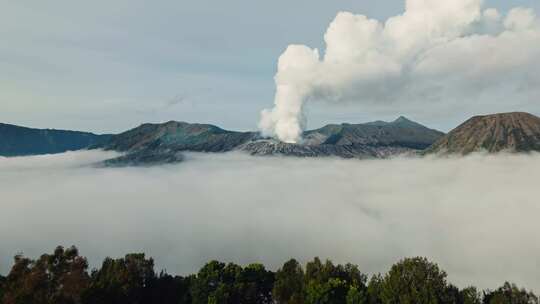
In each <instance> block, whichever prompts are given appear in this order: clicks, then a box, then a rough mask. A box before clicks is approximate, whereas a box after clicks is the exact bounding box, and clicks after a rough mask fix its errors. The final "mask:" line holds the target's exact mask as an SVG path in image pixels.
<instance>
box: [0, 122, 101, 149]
mask: <svg viewBox="0 0 540 304" xmlns="http://www.w3.org/2000/svg"><path fill="white" fill-rule="evenodd" d="M110 137H111V136H110V135H96V134H93V133H88V132H77V131H64V130H52V129H32V128H26V127H20V126H15V125H9V124H0V156H24V155H37V154H51V153H62V152H66V151H71V150H80V149H84V148H87V147H89V146H92V145H96V144H101V143H103V142H106V141H108V140H109V139H110Z"/></svg>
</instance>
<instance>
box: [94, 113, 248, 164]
mask: <svg viewBox="0 0 540 304" xmlns="http://www.w3.org/2000/svg"><path fill="white" fill-rule="evenodd" d="M257 136H258V135H257V133H255V132H234V131H227V130H223V129H221V128H219V127H216V126H213V125H208V124H190V123H186V122H177V121H169V122H166V123H163V124H143V125H141V126H139V127H137V128H134V129H131V130H129V131H126V132H124V133H121V134H118V135H115V136H113V137H112V138H111V139H110V140H109V141H107V142H106V143H103V144H100V145H96V146H94V147H93V148H102V149H105V150H114V151H119V152H125V153H126V154H125V155H123V156H121V157H119V158H116V159H111V160H108V161H106V162H105V164H106V165H108V166H126V165H152V164H162V163H174V162H178V161H181V160H182V159H183V157H182V154H181V153H180V152H182V151H193V152H227V151H231V150H233V149H236V148H237V147H238V146H240V145H242V144H244V143H246V142H248V141H250V140H253V139H254V138H256V137H257Z"/></svg>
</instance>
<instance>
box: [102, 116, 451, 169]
mask: <svg viewBox="0 0 540 304" xmlns="http://www.w3.org/2000/svg"><path fill="white" fill-rule="evenodd" d="M443 135H444V133H442V132H440V131H437V130H433V129H429V128H427V127H425V126H423V125H421V124H418V123H415V122H413V121H410V120H408V119H406V118H404V117H400V118H398V119H396V120H395V121H392V122H378V123H376V124H372V123H363V124H346V123H344V124H339V125H338V124H334V125H326V126H324V127H322V128H319V129H315V130H309V131H306V132H304V136H303V140H302V142H301V143H299V144H289V143H282V142H279V141H276V140H275V139H270V138H264V137H262V136H261V135H260V134H259V133H258V132H237V131H229V130H225V129H222V128H220V127H217V126H214V125H210V124H198V123H195V124H191V123H187V122H177V121H169V122H166V123H162V124H142V125H140V126H139V127H136V128H134V129H131V130H128V131H126V132H123V133H120V134H118V135H115V136H113V137H112V138H111V139H110V140H109V141H108V142H107V143H104V144H102V145H98V146H96V148H103V149H105V150H115V151H119V152H125V153H127V154H126V155H124V156H122V157H120V158H118V159H115V160H111V161H110V162H109V164H111V165H122V163H126V164H128V165H132V164H137V163H138V162H141V161H142V162H143V163H144V164H148V163H157V164H159V163H170V162H176V161H181V159H182V158H181V154H179V152H184V151H192V152H229V151H233V150H237V151H243V152H247V153H249V154H251V155H288V156H302V157H323V156H337V157H344V158H385V157H389V156H392V155H397V154H404V153H412V152H415V151H418V150H421V149H425V148H427V147H428V146H430V145H431V144H432V143H433V142H435V141H436V140H437V139H438V138H440V137H442V136H443ZM143 160H144V161H143Z"/></svg>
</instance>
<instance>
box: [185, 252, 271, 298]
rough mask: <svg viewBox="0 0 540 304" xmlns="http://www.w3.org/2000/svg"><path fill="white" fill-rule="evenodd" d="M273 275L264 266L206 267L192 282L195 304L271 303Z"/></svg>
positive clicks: (214, 263)
mask: <svg viewBox="0 0 540 304" xmlns="http://www.w3.org/2000/svg"><path fill="white" fill-rule="evenodd" d="M273 285H274V274H273V273H272V272H271V271H267V270H266V269H265V268H264V266H263V265H261V264H251V265H248V266H247V267H245V268H242V267H241V266H238V265H235V264H232V263H230V264H228V265H225V264H224V263H220V262H218V261H212V262H210V263H208V264H206V265H205V266H204V267H203V268H202V269H201V270H200V271H199V273H198V274H197V276H196V277H195V278H194V279H193V281H192V284H191V296H192V301H193V303H201V304H202V303H216V304H226V303H231V304H232V303H246V304H251V303H253V304H256V303H262V304H264V303H272V294H271V291H272V287H273Z"/></svg>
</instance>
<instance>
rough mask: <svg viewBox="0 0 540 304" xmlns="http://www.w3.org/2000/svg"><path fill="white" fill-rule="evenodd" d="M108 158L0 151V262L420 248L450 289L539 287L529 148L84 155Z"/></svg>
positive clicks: (273, 256)
mask: <svg viewBox="0 0 540 304" xmlns="http://www.w3.org/2000/svg"><path fill="white" fill-rule="evenodd" d="M115 155H116V154H115V153H109V152H101V151H84V152H70V153H65V154H59V155H48V156H35V157H20V158H0V194H1V200H0V201H1V205H2V206H1V207H2V209H1V210H2V212H0V240H1V244H2V245H1V246H0V273H2V274H4V275H5V274H7V272H8V271H9V268H10V266H11V264H12V257H13V255H15V254H17V253H20V252H23V253H24V254H25V255H27V256H30V257H34V258H35V257H37V256H38V255H39V254H41V253H44V252H51V251H52V249H53V248H54V247H55V246H56V245H65V246H69V245H76V246H78V247H79V249H80V251H81V253H82V255H85V256H87V257H88V258H89V261H90V264H91V266H92V267H98V266H99V262H100V261H101V260H102V259H103V258H104V257H106V256H113V257H118V256H122V255H124V254H125V253H129V252H145V253H146V254H147V255H149V256H152V257H154V258H155V260H156V263H157V269H166V270H167V271H169V272H171V273H176V274H188V273H192V272H195V271H197V269H198V268H200V267H201V266H202V265H203V264H204V263H205V262H207V261H209V260H211V259H219V260H221V261H230V262H235V263H240V264H246V263H251V262H263V263H265V264H266V265H268V266H269V267H270V268H272V269H277V268H279V267H280V266H281V265H282V264H283V262H285V261H286V260H287V259H289V258H291V257H294V258H297V259H299V260H301V261H302V262H305V261H307V260H308V259H311V258H313V257H315V256H319V257H321V258H329V259H332V260H333V261H334V262H340V263H344V262H352V263H356V264H358V265H359V266H360V269H361V270H362V271H363V272H366V273H369V274H373V273H378V272H386V271H387V270H388V269H389V267H390V266H391V265H392V264H393V263H395V262H397V261H398V260H399V259H401V258H404V257H410V256H426V257H428V258H429V259H430V260H432V261H434V262H437V263H439V265H440V266H441V267H442V268H443V269H444V270H446V271H447V272H448V274H449V280H450V281H451V282H453V283H455V284H457V285H458V286H460V287H464V286H467V285H471V284H474V285H476V286H478V287H480V288H496V287H498V286H499V285H500V284H502V283H503V282H504V281H505V280H509V281H513V282H515V283H517V284H519V285H522V286H524V287H526V288H532V289H536V290H538V286H540V276H538V273H537V271H538V268H539V266H540V243H539V242H538V241H537V240H538V239H540V221H538V214H540V204H539V203H538V201H539V200H538V194H539V192H538V181H539V180H540V155H539V154H531V155H498V156H492V155H483V154H476V155H472V156H468V157H464V158H395V159H390V160H343V159H333V158H320V159H300V158H284V157H252V156H248V155H245V154H240V153H230V154H219V155H212V154H187V157H186V161H185V162H183V163H180V164H177V165H168V166H161V167H152V168H114V169H112V168H96V167H94V166H92V164H93V163H95V162H97V161H99V160H102V159H106V158H110V157H112V156H115Z"/></svg>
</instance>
